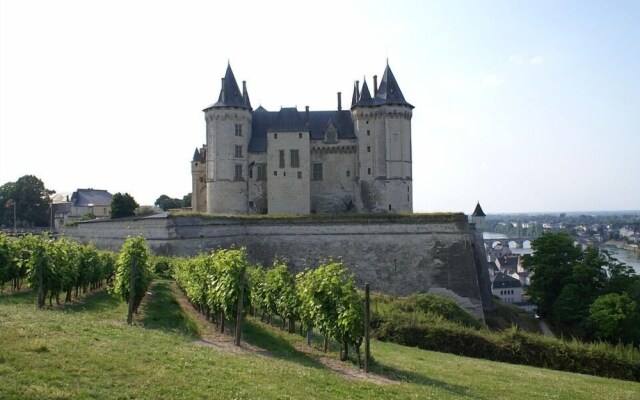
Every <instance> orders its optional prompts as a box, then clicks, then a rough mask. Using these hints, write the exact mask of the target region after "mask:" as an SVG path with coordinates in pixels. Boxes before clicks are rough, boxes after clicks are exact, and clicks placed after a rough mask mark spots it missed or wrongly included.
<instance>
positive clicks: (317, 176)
mask: <svg viewBox="0 0 640 400" xmlns="http://www.w3.org/2000/svg"><path fill="white" fill-rule="evenodd" d="M311 180H312V181H321V180H322V163H315V164H313V165H312V169H311Z"/></svg>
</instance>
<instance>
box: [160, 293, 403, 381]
mask: <svg viewBox="0 0 640 400" xmlns="http://www.w3.org/2000/svg"><path fill="white" fill-rule="evenodd" d="M171 290H172V291H173V293H174V295H175V296H176V300H177V301H178V304H180V307H182V309H183V310H184V311H185V312H186V313H187V314H189V315H190V316H192V317H193V319H194V320H195V321H196V323H197V325H198V330H199V332H200V338H199V339H197V340H196V344H197V345H199V346H206V347H211V348H214V349H216V350H220V351H226V352H231V353H243V352H249V353H254V354H258V355H261V356H264V357H271V355H270V353H269V352H268V351H267V350H264V349H262V348H259V347H257V346H254V345H252V344H250V343H247V342H245V341H242V342H241V343H240V346H239V347H238V346H235V345H234V343H233V341H234V338H233V336H232V335H231V334H230V332H227V333H225V334H222V333H220V331H219V330H218V327H217V326H216V325H213V324H212V323H211V321H208V320H207V319H206V317H205V316H204V315H202V314H200V313H199V312H198V311H197V310H196V309H195V308H193V306H192V305H191V303H189V301H188V300H187V298H186V296H185V295H184V293H182V290H180V289H179V288H178V286H177V285H176V283H175V282H171ZM295 348H296V350H298V351H299V352H301V353H304V354H305V355H307V356H308V357H310V358H313V359H314V360H316V361H318V362H320V363H321V364H322V365H324V366H325V367H326V368H327V369H329V370H331V371H334V372H335V373H337V374H339V375H341V376H343V377H345V378H347V379H354V380H361V381H367V382H373V383H377V384H390V383H397V382H395V381H393V380H391V379H388V378H385V377H383V376H379V375H375V374H371V373H370V374H365V373H364V372H363V371H362V370H361V369H359V368H356V367H355V366H354V365H352V364H350V363H347V362H342V361H340V360H338V359H336V358H334V357H329V356H327V355H326V354H324V353H323V352H321V351H319V350H316V349H314V348H312V347H309V346H306V345H304V344H302V343H299V344H297V345H295Z"/></svg>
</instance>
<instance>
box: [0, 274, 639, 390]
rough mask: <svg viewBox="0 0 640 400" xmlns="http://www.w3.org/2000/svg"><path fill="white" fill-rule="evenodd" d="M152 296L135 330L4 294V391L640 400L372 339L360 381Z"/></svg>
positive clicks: (165, 291) (572, 380)
mask: <svg viewBox="0 0 640 400" xmlns="http://www.w3.org/2000/svg"><path fill="white" fill-rule="evenodd" d="M152 293H153V295H152V296H149V299H148V301H147V302H146V303H145V304H144V305H143V306H142V308H143V311H142V313H141V315H139V316H137V320H136V326H127V325H126V324H125V323H124V322H123V321H124V319H125V318H126V307H125V304H124V303H120V302H118V301H117V300H115V299H113V298H111V297H109V296H108V295H107V294H106V293H104V292H102V293H96V294H93V295H90V296H89V297H88V298H87V299H85V300H84V301H83V302H82V303H78V304H74V305H72V306H68V307H60V308H54V309H49V310H40V311H38V310H36V309H35V305H34V304H35V296H34V295H33V294H31V293H22V294H17V295H12V296H0V398H2V399H13V398H16V399H25V398H26V399H31V398H46V399H67V398H68V399H80V398H100V399H105V398H107V399H108V398H167V399H170V398H175V399H178V398H179V399H182V398H194V399H195V398H304V399H325V398H326V399H333V398H363V399H364V398H399V399H405V398H438V399H457V398H484V399H512V398H526V399H547V398H554V399H593V398H608V399H636V398H640V384H638V383H633V382H625V381H618V380H612V379H605V378H598V377H592V376H586V375H578V374H571V373H565V372H557V371H549V370H544V369H538V368H532V367H525V366H516V365H509V364H501V363H495V362H490V361H483V360H477V359H470V358H464V357H458V356H452V355H448V354H442V353H435V352H429V351H422V350H418V349H412V348H407V347H402V346H398V345H394V344H388V343H381V342H376V341H374V342H373V343H372V352H373V354H374V356H375V359H376V365H375V374H374V377H377V380H373V381H372V380H365V379H362V374H359V373H358V370H357V369H356V367H355V366H353V365H352V364H348V363H347V364H344V363H340V362H338V361H336V360H333V361H334V362H327V360H326V359H323V358H322V356H321V355H320V354H319V353H318V352H315V351H306V350H305V349H304V347H305V345H304V344H303V342H304V340H303V339H302V338H301V337H299V336H297V335H290V334H287V333H284V332H281V331H280V330H278V329H276V328H272V327H269V326H266V325H264V324H261V323H260V322H258V321H256V320H252V319H249V320H248V321H247V324H246V331H245V339H246V340H247V342H248V343H247V344H245V345H244V348H245V349H246V350H243V351H232V350H233V348H232V347H229V346H221V345H219V344H216V343H207V342H204V341H202V340H198V336H199V335H202V336H204V337H205V338H208V337H210V336H211V335H213V333H212V332H210V331H213V329H212V328H210V327H209V326H207V325H206V324H203V323H202V321H201V320H199V319H197V318H196V317H195V316H193V315H191V313H185V312H184V311H183V310H182V309H181V308H180V305H179V304H178V302H177V301H176V299H175V298H174V295H173V293H172V292H171V290H170V289H169V284H168V282H166V281H161V282H160V283H159V284H158V285H156V286H155V287H153V288H152ZM330 357H333V358H337V354H330ZM329 361H331V360H329ZM336 370H337V371H336Z"/></svg>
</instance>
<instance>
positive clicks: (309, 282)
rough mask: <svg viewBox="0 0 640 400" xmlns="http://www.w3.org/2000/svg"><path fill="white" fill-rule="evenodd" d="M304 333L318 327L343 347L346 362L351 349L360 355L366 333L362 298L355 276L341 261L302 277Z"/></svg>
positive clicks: (300, 285)
mask: <svg viewBox="0 0 640 400" xmlns="http://www.w3.org/2000/svg"><path fill="white" fill-rule="evenodd" d="M296 280H297V284H298V287H299V292H298V293H299V297H300V307H299V314H300V318H301V321H302V324H303V331H307V330H310V329H312V328H317V329H318V330H319V331H320V333H322V335H323V336H325V337H326V338H328V337H332V338H334V339H335V340H337V341H338V342H339V343H341V345H342V346H343V348H342V352H341V358H342V359H346V356H347V351H348V347H349V346H353V347H354V348H355V349H356V352H358V353H359V347H360V344H361V343H362V336H363V334H364V322H363V309H362V299H361V298H360V295H359V294H358V292H357V291H356V287H355V281H354V279H353V275H351V274H347V272H346V269H345V268H344V266H343V265H342V264H341V263H339V262H333V261H330V262H329V263H327V264H325V265H321V266H319V267H318V268H315V269H311V270H307V271H306V272H304V273H301V274H298V276H297V278H296Z"/></svg>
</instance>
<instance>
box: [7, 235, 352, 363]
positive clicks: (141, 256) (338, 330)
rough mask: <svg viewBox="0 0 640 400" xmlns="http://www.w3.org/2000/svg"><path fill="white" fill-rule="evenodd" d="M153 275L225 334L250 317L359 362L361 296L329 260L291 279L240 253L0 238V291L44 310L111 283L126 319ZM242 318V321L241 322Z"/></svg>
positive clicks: (133, 242)
mask: <svg viewBox="0 0 640 400" xmlns="http://www.w3.org/2000/svg"><path fill="white" fill-rule="evenodd" d="M154 271H155V272H164V273H166V272H171V274H172V275H173V278H174V279H175V281H176V282H177V284H178V285H179V286H180V287H181V288H182V290H183V291H184V293H185V295H186V296H187V298H188V299H189V301H190V302H191V304H192V305H193V306H194V307H195V308H196V309H197V310H198V311H199V312H201V313H202V314H204V315H206V317H207V319H209V320H211V322H213V323H215V324H216V325H217V326H218V327H219V329H220V331H221V332H223V333H224V332H225V325H226V324H227V323H228V321H238V320H239V321H240V324H236V325H235V330H236V332H235V333H236V336H237V337H238V343H237V344H239V338H240V336H241V329H242V328H241V326H242V325H241V321H242V318H243V317H244V316H245V315H246V314H247V313H251V314H252V315H257V314H260V315H261V320H262V321H267V322H272V320H273V318H274V317H277V318H279V319H280V320H281V321H282V328H283V329H284V328H285V327H286V324H287V323H288V325H289V332H291V333H293V332H295V331H296V328H295V327H296V323H297V322H298V323H299V333H300V334H301V335H303V336H306V337H307V341H308V344H311V337H312V335H311V332H312V331H314V330H317V331H319V332H320V334H321V335H322V336H323V338H324V343H323V348H324V351H325V352H326V351H327V348H328V343H329V340H330V339H333V340H335V341H336V342H338V343H339V344H340V359H341V360H343V361H344V360H347V358H348V355H349V349H353V350H354V353H355V355H356V357H357V362H358V364H361V352H360V347H361V344H362V343H363V336H364V310H363V299H362V296H361V295H360V294H359V293H358V291H357V290H356V286H355V282H354V278H353V276H352V275H350V274H348V273H347V272H346V269H345V268H344V266H342V264H340V263H339V262H334V261H330V262H327V263H325V264H324V265H321V266H319V267H318V268H315V269H309V270H307V271H305V272H303V273H299V274H297V275H293V274H291V273H290V272H288V268H287V266H286V264H285V263H284V262H283V261H276V262H275V264H274V265H273V268H269V269H265V268H263V267H262V266H260V265H256V266H252V265H251V263H250V262H249V261H248V259H247V254H246V251H245V250H244V249H220V250H216V251H214V252H211V253H202V254H200V255H198V256H195V257H190V258H173V257H171V258H169V257H157V256H152V255H151V254H150V253H149V250H148V248H147V246H146V243H145V241H144V239H143V238H127V239H126V240H125V243H124V244H123V246H122V249H121V251H120V253H119V254H118V253H114V252H108V251H101V250H98V249H96V248H95V247H94V246H93V245H82V244H78V243H75V242H71V241H68V240H66V239H57V240H53V239H51V238H49V237H47V236H26V237H23V238H16V239H14V238H9V237H7V236H4V235H3V236H0V288H3V287H4V286H5V285H6V284H7V283H9V282H11V285H10V289H11V290H14V291H16V290H20V289H21V286H22V283H23V282H25V281H26V282H28V284H29V287H30V288H31V289H32V290H34V291H37V293H38V299H37V305H38V307H39V308H42V307H44V306H45V304H46V298H47V296H48V297H49V305H50V306H51V305H52V304H53V299H54V298H55V300H56V304H58V305H59V304H61V300H60V295H61V294H63V293H66V297H65V302H70V301H71V300H72V299H73V298H78V296H79V295H80V294H85V293H87V292H89V291H91V290H94V289H98V288H102V287H104V286H105V285H107V286H108V288H109V292H110V293H112V294H113V295H115V296H117V297H119V298H121V299H122V300H123V301H125V302H127V303H128V306H129V310H128V315H127V322H128V323H129V324H131V323H132V318H133V314H134V313H136V312H137V311H138V308H139V306H140V303H141V301H142V299H143V297H144V295H145V293H146V292H147V289H148V287H149V284H150V283H151V280H152V278H153V274H154ZM239 316H240V318H238V317H239Z"/></svg>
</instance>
